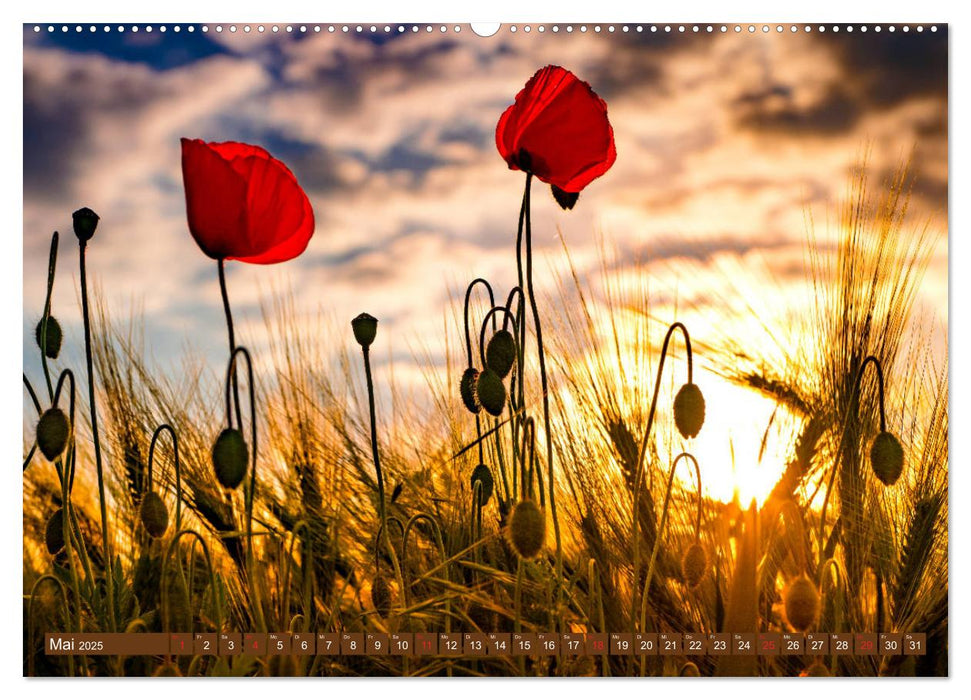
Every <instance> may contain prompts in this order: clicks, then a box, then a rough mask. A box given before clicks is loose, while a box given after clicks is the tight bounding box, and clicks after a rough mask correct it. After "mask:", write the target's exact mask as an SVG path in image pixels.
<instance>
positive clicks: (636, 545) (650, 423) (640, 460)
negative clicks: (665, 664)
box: [631, 321, 700, 632]
mask: <svg viewBox="0 0 971 700" xmlns="http://www.w3.org/2000/svg"><path fill="white" fill-rule="evenodd" d="M675 331H680V333H681V335H682V336H683V337H684V347H685V355H686V356H687V360H688V383H689V384H690V383H691V382H692V380H693V379H694V361H693V359H692V354H691V335H690V334H689V333H688V329H687V327H685V325H684V324H683V323H681V322H680V321H675V322H674V323H672V324H671V325H670V326H668V332H667V333H665V334H664V343H663V344H662V345H661V356H660V358H659V359H658V363H657V372H656V374H655V377H654V394H653V396H652V397H651V407H650V409H649V410H648V412H647V427H646V428H645V429H644V437H643V438H641V444H640V447H639V448H638V450H637V465H636V467H635V470H634V488H633V489H632V494H633V500H632V503H631V540H632V541H631V548H632V549H633V557H632V558H633V561H634V586H635V588H636V586H637V576H638V575H639V573H638V572H639V571H640V564H641V557H640V553H641V548H640V537H639V536H638V529H639V528H638V525H639V523H638V518H637V504H638V502H639V501H640V495H641V486H642V483H643V472H644V459H645V456H646V454H647V443H648V440H649V439H650V437H651V429H652V428H653V427H654V416H655V415H656V413H657V400H658V396H659V395H660V393H661V374H662V373H663V371H664V361H665V359H667V356H668V348H669V347H670V344H671V337H672V336H673V335H674V332H675ZM699 488H700V478H699ZM699 507H700V504H699ZM656 537H660V535H656ZM635 614H636V613H635V611H634V610H631V632H634V631H636V629H635V617H634V615H635ZM641 631H642V632H643V630H641Z"/></svg>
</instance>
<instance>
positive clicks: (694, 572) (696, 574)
mask: <svg viewBox="0 0 971 700" xmlns="http://www.w3.org/2000/svg"><path fill="white" fill-rule="evenodd" d="M707 569H708V554H707V553H706V552H705V548H704V547H702V546H701V545H700V544H699V543H697V542H695V543H694V544H692V545H691V546H690V547H688V550H687V551H686V552H685V553H684V557H682V559H681V577H682V578H683V579H684V583H685V585H686V586H688V588H694V587H696V586H697V585H698V584H699V583H701V581H702V579H703V578H704V577H705V571H706V570H707Z"/></svg>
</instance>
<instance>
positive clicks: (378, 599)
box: [371, 573, 394, 619]
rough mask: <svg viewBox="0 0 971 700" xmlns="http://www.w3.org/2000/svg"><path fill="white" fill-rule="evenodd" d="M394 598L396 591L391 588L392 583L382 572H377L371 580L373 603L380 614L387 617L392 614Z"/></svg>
mask: <svg viewBox="0 0 971 700" xmlns="http://www.w3.org/2000/svg"><path fill="white" fill-rule="evenodd" d="M393 600H394V592H393V591H392V590H391V584H390V583H388V579H386V578H385V577H384V575H383V574H381V573H378V574H376V575H375V577H374V580H373V581H372V582H371V604H372V605H373V606H374V609H375V610H376V611H377V612H378V615H380V616H381V617H383V618H385V619H387V618H388V617H389V616H390V615H391V603H392V601H393Z"/></svg>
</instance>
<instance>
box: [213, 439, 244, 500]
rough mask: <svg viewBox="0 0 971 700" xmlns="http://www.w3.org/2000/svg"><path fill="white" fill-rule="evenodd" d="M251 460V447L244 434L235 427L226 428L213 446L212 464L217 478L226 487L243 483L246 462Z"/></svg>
mask: <svg viewBox="0 0 971 700" xmlns="http://www.w3.org/2000/svg"><path fill="white" fill-rule="evenodd" d="M248 461H249V448H248V447H247V446H246V440H245V439H244V438H243V434H242V433H241V432H239V431H238V430H236V429H235V428H226V429H225V430H223V431H222V432H221V433H219V437H217V438H216V443H215V444H214V445H213V446H212V466H213V469H214V470H215V472H216V480H217V481H218V482H219V483H220V484H222V485H223V487H224V488H227V489H234V488H236V487H237V486H239V485H240V484H241V483H243V477H245V476H246V464H247V462H248Z"/></svg>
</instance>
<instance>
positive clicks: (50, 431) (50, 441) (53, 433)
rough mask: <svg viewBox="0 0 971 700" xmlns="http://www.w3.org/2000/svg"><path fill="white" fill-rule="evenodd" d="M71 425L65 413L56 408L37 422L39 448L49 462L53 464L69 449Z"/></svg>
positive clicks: (45, 413)
mask: <svg viewBox="0 0 971 700" xmlns="http://www.w3.org/2000/svg"><path fill="white" fill-rule="evenodd" d="M70 433H71V424H70V422H69V421H68V419H67V416H66V415H65V414H64V411H62V410H61V409H59V408H57V407H54V408H48V409H47V410H46V411H44V413H43V415H42V416H41V417H40V420H39V421H38V422H37V447H38V448H40V452H41V454H42V455H44V456H45V457H46V458H47V460H48V461H50V462H53V461H54V460H55V459H57V458H58V457H60V456H61V453H63V452H64V448H66V447H67V439H68V436H69V435H70Z"/></svg>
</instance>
